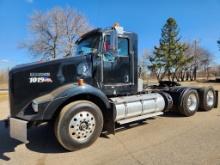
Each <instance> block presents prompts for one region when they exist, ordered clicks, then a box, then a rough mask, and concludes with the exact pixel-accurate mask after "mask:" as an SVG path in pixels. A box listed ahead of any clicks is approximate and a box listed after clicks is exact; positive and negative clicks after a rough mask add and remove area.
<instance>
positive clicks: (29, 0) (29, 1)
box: [26, 0, 34, 3]
mask: <svg viewBox="0 0 220 165" xmlns="http://www.w3.org/2000/svg"><path fill="white" fill-rule="evenodd" d="M26 2H28V3H33V2H34V0H26Z"/></svg>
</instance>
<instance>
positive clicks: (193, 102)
mask: <svg viewBox="0 0 220 165" xmlns="http://www.w3.org/2000/svg"><path fill="white" fill-rule="evenodd" d="M198 108H199V96H198V92H197V91H196V90H194V89H189V90H187V91H186V92H185V93H184V94H183V96H182V98H181V103H180V105H179V108H178V109H179V112H180V113H181V114H182V115H184V116H187V117H188V116H192V115H194V114H195V113H196V112H197V110H198Z"/></svg>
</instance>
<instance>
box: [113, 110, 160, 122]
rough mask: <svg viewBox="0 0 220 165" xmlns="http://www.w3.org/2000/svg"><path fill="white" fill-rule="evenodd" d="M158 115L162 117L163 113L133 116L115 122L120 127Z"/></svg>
mask: <svg viewBox="0 0 220 165" xmlns="http://www.w3.org/2000/svg"><path fill="white" fill-rule="evenodd" d="M159 115H163V112H155V113H150V114H145V115H141V116H135V117H132V118H128V119H121V120H119V121H117V123H118V124H120V125H122V124H126V123H130V122H134V121H138V120H143V119H147V118H150V117H154V116H159Z"/></svg>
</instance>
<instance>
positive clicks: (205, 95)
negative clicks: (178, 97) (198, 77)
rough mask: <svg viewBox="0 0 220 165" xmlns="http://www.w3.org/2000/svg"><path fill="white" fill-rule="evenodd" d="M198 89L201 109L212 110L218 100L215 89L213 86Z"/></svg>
mask: <svg viewBox="0 0 220 165" xmlns="http://www.w3.org/2000/svg"><path fill="white" fill-rule="evenodd" d="M198 91H199V98H200V105H199V109H200V110H202V111H210V110H211V109H212V108H214V106H215V100H216V94H215V90H214V89H213V88H212V87H208V88H200V89H198Z"/></svg>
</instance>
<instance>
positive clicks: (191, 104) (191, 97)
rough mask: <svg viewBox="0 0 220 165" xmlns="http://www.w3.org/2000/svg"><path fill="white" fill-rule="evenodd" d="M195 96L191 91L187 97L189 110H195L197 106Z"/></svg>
mask: <svg viewBox="0 0 220 165" xmlns="http://www.w3.org/2000/svg"><path fill="white" fill-rule="evenodd" d="M197 101H198V100H197V97H196V95H195V94H194V93H191V94H190V95H189V96H188V99H187V106H188V109H189V110H190V111H195V110H196V107H197Z"/></svg>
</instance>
